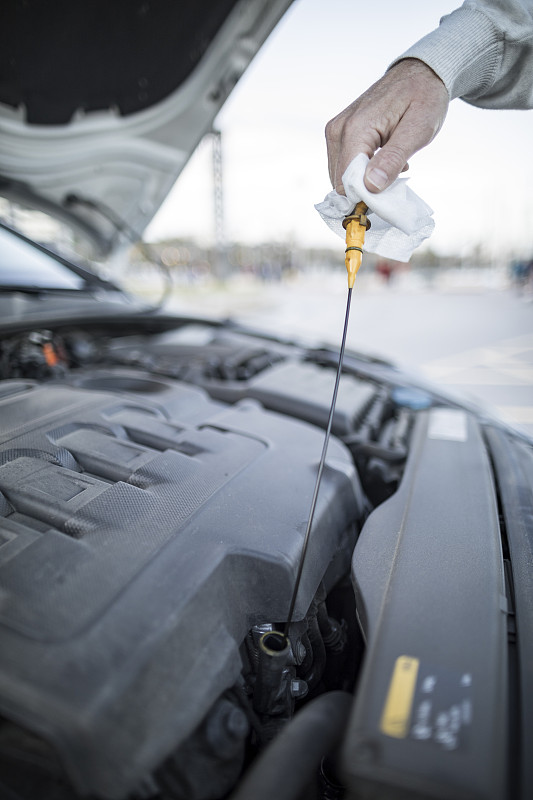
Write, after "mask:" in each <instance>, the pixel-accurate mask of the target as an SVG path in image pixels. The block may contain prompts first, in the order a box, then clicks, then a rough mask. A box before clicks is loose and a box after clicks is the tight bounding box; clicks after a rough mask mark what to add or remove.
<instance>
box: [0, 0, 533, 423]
mask: <svg viewBox="0 0 533 800" xmlns="http://www.w3.org/2000/svg"><path fill="white" fill-rule="evenodd" d="M457 4H458V3H456V2H455V1H454V0H452V1H451V2H450V1H449V0H432V2H431V3H428V2H427V0H406V2H405V3H398V2H396V0H381V2H380V3H379V6H378V8H377V10H376V11H374V8H373V7H372V6H370V7H369V6H364V5H362V4H360V3H356V2H353V0H328V2H327V3H326V2H324V0H296V2H294V4H293V6H292V7H291V9H290V10H289V11H288V13H287V14H286V16H285V18H284V19H283V20H282V21H281V23H280V24H279V26H278V28H277V29H276V30H275V31H274V33H273V35H272V36H271V37H270V39H269V40H268V41H267V43H266V44H265V45H264V47H263V49H262V50H261V51H260V53H259V55H258V56H257V57H256V59H255V60H254V62H253V63H252V66H251V68H250V69H249V70H248V71H247V73H246V74H245V76H244V77H243V78H242V79H241V81H240V82H239V84H238V85H237V87H236V89H235V90H234V93H233V94H232V96H231V97H230V99H229V101H228V102H227V103H226V105H225V107H224V108H223V110H222V112H221V113H220V114H219V116H218V118H217V120H216V125H215V131H214V132H213V133H211V134H209V135H208V136H206V137H205V138H204V140H203V141H202V142H201V143H200V145H199V146H198V148H197V150H196V152H195V154H194V156H193V158H192V159H191V161H190V162H189V164H188V166H187V167H186V168H185V170H184V172H183V173H182V175H181V177H180V179H179V180H178V182H177V184H176V186H175V188H174V190H173V191H172V192H171V194H170V195H169V197H168V199H167V201H166V202H165V204H164V206H163V207H162V208H161V210H160V212H159V213H158V215H157V216H156V218H155V219H154V220H153V222H152V223H151V225H150V226H149V228H148V229H147V231H146V232H145V241H146V242H147V243H148V244H149V246H148V247H146V246H139V245H137V246H134V247H132V248H131V249H130V251H129V252H128V253H127V254H126V255H125V256H122V257H121V259H120V261H115V262H113V263H110V264H97V265H95V268H96V269H98V270H99V271H100V272H103V273H106V274H109V275H111V276H112V277H113V278H114V279H115V280H118V281H119V282H120V283H121V284H122V285H123V286H125V287H126V288H128V289H130V290H132V291H135V292H136V293H140V294H141V295H143V297H145V298H147V299H149V300H151V301H153V302H157V301H158V300H159V299H160V298H161V297H162V296H163V294H165V298H166V299H165V303H166V307H167V308H169V309H172V310H173V311H181V312H183V313H187V314H189V313H195V314H196V313H200V314H201V315H204V316H220V315H222V316H225V317H227V316H231V317H234V318H236V319H238V320H241V321H243V322H246V323H247V324H249V325H252V326H254V327H258V328H262V329H267V330H269V331H271V332H272V333H274V334H276V335H284V336H286V335H289V336H293V337H297V338H299V339H302V338H303V339H305V340H306V341H311V342H320V343H322V342H329V343H331V344H334V345H338V343H339V341H340V335H341V331H342V323H343V316H344V307H345V301H346V278H345V271H344V265H343V264H344V259H343V253H344V247H343V243H342V241H341V240H340V239H338V238H337V237H336V236H335V234H333V233H332V232H331V231H330V230H329V229H328V228H327V227H326V225H325V224H324V223H323V222H322V221H321V219H320V218H319V216H318V214H317V213H316V211H315V210H314V207H313V206H314V204H315V203H317V202H319V201H320V200H322V199H323V197H324V195H325V194H326V193H327V192H328V191H329V189H330V186H329V179H328V173H327V161H326V147H325V140H324V126H325V124H326V122H327V121H328V120H329V119H330V118H331V117H332V116H334V115H335V114H337V113H338V112H339V111H341V110H342V109H343V108H344V107H346V106H347V105H348V104H349V103H350V102H351V101H352V100H354V99H355V98H356V97H357V96H358V95H360V94H361V93H362V92H363V91H364V90H365V89H367V88H368V87H369V86H370V85H371V84H372V83H373V82H374V81H375V80H377V79H378V78H379V77H380V76H381V75H382V74H383V72H384V71H385V70H386V68H387V66H388V64H389V63H390V62H391V61H392V60H393V59H394V58H395V57H397V56H398V55H400V54H401V53H402V52H403V51H404V50H405V49H407V48H408V47H409V46H410V45H411V44H412V43H413V42H414V41H416V40H417V39H419V38H420V37H422V36H423V35H425V34H426V33H428V32H429V31H430V30H432V29H434V28H435V27H437V25H438V22H439V19H440V17H441V16H443V15H444V14H446V13H449V12H450V11H451V10H453V9H454V8H455V7H456V6H457ZM531 142H533V112H532V111H486V110H481V109H477V108H473V107H471V106H468V105H467V104H466V103H464V102H462V101H460V100H454V101H453V103H452V104H451V107H450V111H449V114H448V119H447V121H446V123H445V126H444V128H443V130H442V131H441V132H440V134H439V135H438V137H437V139H436V140H435V142H433V143H432V144H431V145H430V146H429V147H428V148H427V149H425V150H424V151H422V152H421V153H418V154H417V155H415V156H414V157H413V158H412V160H411V162H410V171H409V173H408V175H409V177H410V185H411V188H412V189H413V190H414V191H415V192H417V193H418V194H419V195H420V196H421V197H422V198H423V199H424V200H425V201H426V202H427V203H428V204H429V205H430V206H431V207H432V208H433V209H434V218H435V222H436V229H435V232H434V234H433V235H432V237H431V238H430V239H429V240H428V241H427V242H426V243H424V245H423V246H422V247H421V248H420V249H419V250H418V251H417V252H416V253H415V255H414V256H413V258H412V260H411V262H410V263H409V264H408V265H406V264H400V263H397V262H390V261H384V260H383V259H378V258H376V257H374V256H371V255H369V254H367V255H366V256H365V258H364V260H363V268H362V269H361V272H360V274H359V276H358V278H357V281H356V288H355V296H354V303H353V309H352V319H351V323H350V331H349V339H348V344H349V347H351V348H352V349H355V350H363V351H366V352H371V353H374V354H377V355H380V356H382V357H385V358H388V359H391V360H394V361H397V362H399V363H400V364H401V365H403V366H406V367H407V368H408V369H409V370H411V371H412V372H417V373H418V374H420V375H422V376H423V377H424V378H425V379H428V380H431V381H434V382H435V383H438V384H439V385H441V386H443V385H444V386H446V387H447V388H448V390H449V391H450V392H452V393H455V394H458V395H460V396H466V397H468V398H471V399H474V400H475V401H478V402H481V403H482V404H483V405H485V406H488V407H489V408H490V409H491V410H493V411H494V412H495V413H496V414H498V415H499V416H500V417H502V418H503V419H505V420H507V421H509V422H510V423H511V424H513V425H516V426H519V427H521V429H522V430H525V431H527V432H529V433H531V434H533V233H532V230H533V224H532V223H533V196H532V193H531V189H530V187H531V186H532V185H533V159H532V157H531V147H530V145H531ZM0 211H1V212H2V213H3V215H4V216H5V217H7V218H8V220H9V218H10V216H11V220H10V221H12V222H14V223H15V224H16V225H17V226H18V227H24V220H23V219H21V218H20V217H21V215H22V216H23V215H24V213H25V212H22V211H20V210H17V209H15V208H13V207H11V206H10V207H9V208H6V207H3V208H2V209H0ZM39 224H41V226H42V229H41V230H40V232H39V234H38V236H37V238H40V239H41V240H43V241H46V240H47V238H50V240H52V239H53V238H55V240H56V241H57V232H54V233H53V235H52V234H50V236H49V227H48V226H49V225H50V223H49V221H47V220H44V219H42V220H41V222H40V223H39V222H36V221H35V218H33V220H32V226H33V230H32V235H34V236H35V235H36V231H35V226H38V225H39ZM65 236H66V235H65ZM64 245H65V248H68V247H70V246H71V245H72V242H70V241H67V240H66V239H65V242H64Z"/></svg>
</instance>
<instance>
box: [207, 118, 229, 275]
mask: <svg viewBox="0 0 533 800" xmlns="http://www.w3.org/2000/svg"><path fill="white" fill-rule="evenodd" d="M211 142H212V148H213V201H214V209H213V210H214V216H215V250H214V263H213V272H214V274H215V276H216V277H217V278H218V279H219V280H225V278H227V275H228V261H227V254H226V237H225V231H224V172H223V164H222V133H221V131H219V130H216V129H213V130H212V131H211Z"/></svg>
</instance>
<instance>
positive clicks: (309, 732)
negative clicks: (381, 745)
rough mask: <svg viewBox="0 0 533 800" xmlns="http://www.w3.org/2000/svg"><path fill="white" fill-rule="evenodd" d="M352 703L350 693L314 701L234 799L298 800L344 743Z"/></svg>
mask: <svg viewBox="0 0 533 800" xmlns="http://www.w3.org/2000/svg"><path fill="white" fill-rule="evenodd" d="M352 701H353V697H352V695H351V694H348V692H328V694H323V695H321V696H320V697H317V698H316V699H315V700H311V701H310V702H309V703H308V704H307V705H306V706H304V708H302V710H301V711H299V712H298V713H297V714H296V715H295V716H294V717H293V718H292V720H291V721H290V722H288V723H287V725H286V726H285V727H284V728H283V730H282V731H281V733H280V734H279V736H278V737H277V738H276V739H274V741H273V742H272V744H271V745H270V746H269V747H268V748H267V749H266V750H265V751H264V752H263V753H262V754H261V756H260V757H259V758H258V759H257V761H255V763H254V764H253V765H252V767H251V768H250V769H249V770H248V772H247V773H246V775H245V777H244V780H243V781H242V782H241V784H240V785H239V788H238V789H237V790H236V791H235V792H234V793H233V794H232V795H231V797H230V800H272V798H275V799H276V800H297V798H298V797H299V796H300V794H301V792H302V791H303V790H304V789H305V787H306V786H307V785H308V784H309V782H310V780H311V779H312V778H313V776H314V775H315V774H316V772H317V770H318V767H319V766H320V762H321V760H322V758H324V756H326V755H327V754H328V753H330V752H331V751H332V750H334V748H335V747H336V746H337V745H338V744H339V743H340V741H341V739H342V736H343V733H344V729H345V727H346V723H347V721H348V715H349V713H350V708H351V706H352Z"/></svg>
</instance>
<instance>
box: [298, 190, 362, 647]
mask: <svg viewBox="0 0 533 800" xmlns="http://www.w3.org/2000/svg"><path fill="white" fill-rule="evenodd" d="M367 211H368V208H367V206H366V205H365V204H364V203H363V202H360V203H357V205H356V207H355V209H354V210H353V212H352V214H350V215H349V216H348V217H345V219H344V221H343V226H344V228H345V230H346V256H345V264H346V269H347V271H348V300H347V303H346V315H345V318H344V329H343V332H342V341H341V348H340V352H339V364H338V367H337V375H336V377H335V386H334V389H333V398H332V400H331V406H330V409H329V416H328V423H327V426H326V435H325V437H324V444H323V446H322V455H321V456H320V462H319V464H318V471H317V476H316V481H315V488H314V491H313V498H312V500H311V508H310V511H309V519H308V522H307V528H306V530H305V536H304V540H303V544H302V550H301V553H300V562H299V564H298V572H297V574H296V581H295V584H294V589H293V592H292V597H291V604H290V606H289V613H288V615H287V622H286V623H285V636H287V635H288V632H289V627H290V624H291V622H292V617H293V614H294V607H295V605H296V598H297V596H298V589H299V588H300V581H301V578H302V573H303V568H304V562H305V556H306V553H307V548H308V546H309V538H310V535H311V528H312V525H313V518H314V516H315V509H316V504H317V500H318V492H319V489H320V482H321V480H322V473H323V472H324V465H325V463H326V454H327V452H328V444H329V438H330V434H331V426H332V424H333V416H334V414H335V406H336V404H337V394H338V392H339V384H340V379H341V373H342V363H343V360H344V350H345V347H346V334H347V332H348V321H349V318H350V305H351V302H352V289H353V285H354V282H355V276H356V275H357V272H358V270H359V267H360V266H361V260H362V256H363V243H364V240H365V232H366V231H367V230H368V228H369V227H370V222H369V221H368V219H367V217H366V212H367Z"/></svg>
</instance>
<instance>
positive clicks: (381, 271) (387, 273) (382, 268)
mask: <svg viewBox="0 0 533 800" xmlns="http://www.w3.org/2000/svg"><path fill="white" fill-rule="evenodd" d="M376 272H377V274H378V275H379V277H380V278H382V279H383V282H384V283H386V284H387V285H388V284H390V282H391V279H392V276H393V273H394V266H393V264H391V262H390V261H387V260H386V259H382V260H381V261H378V262H377V264H376Z"/></svg>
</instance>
